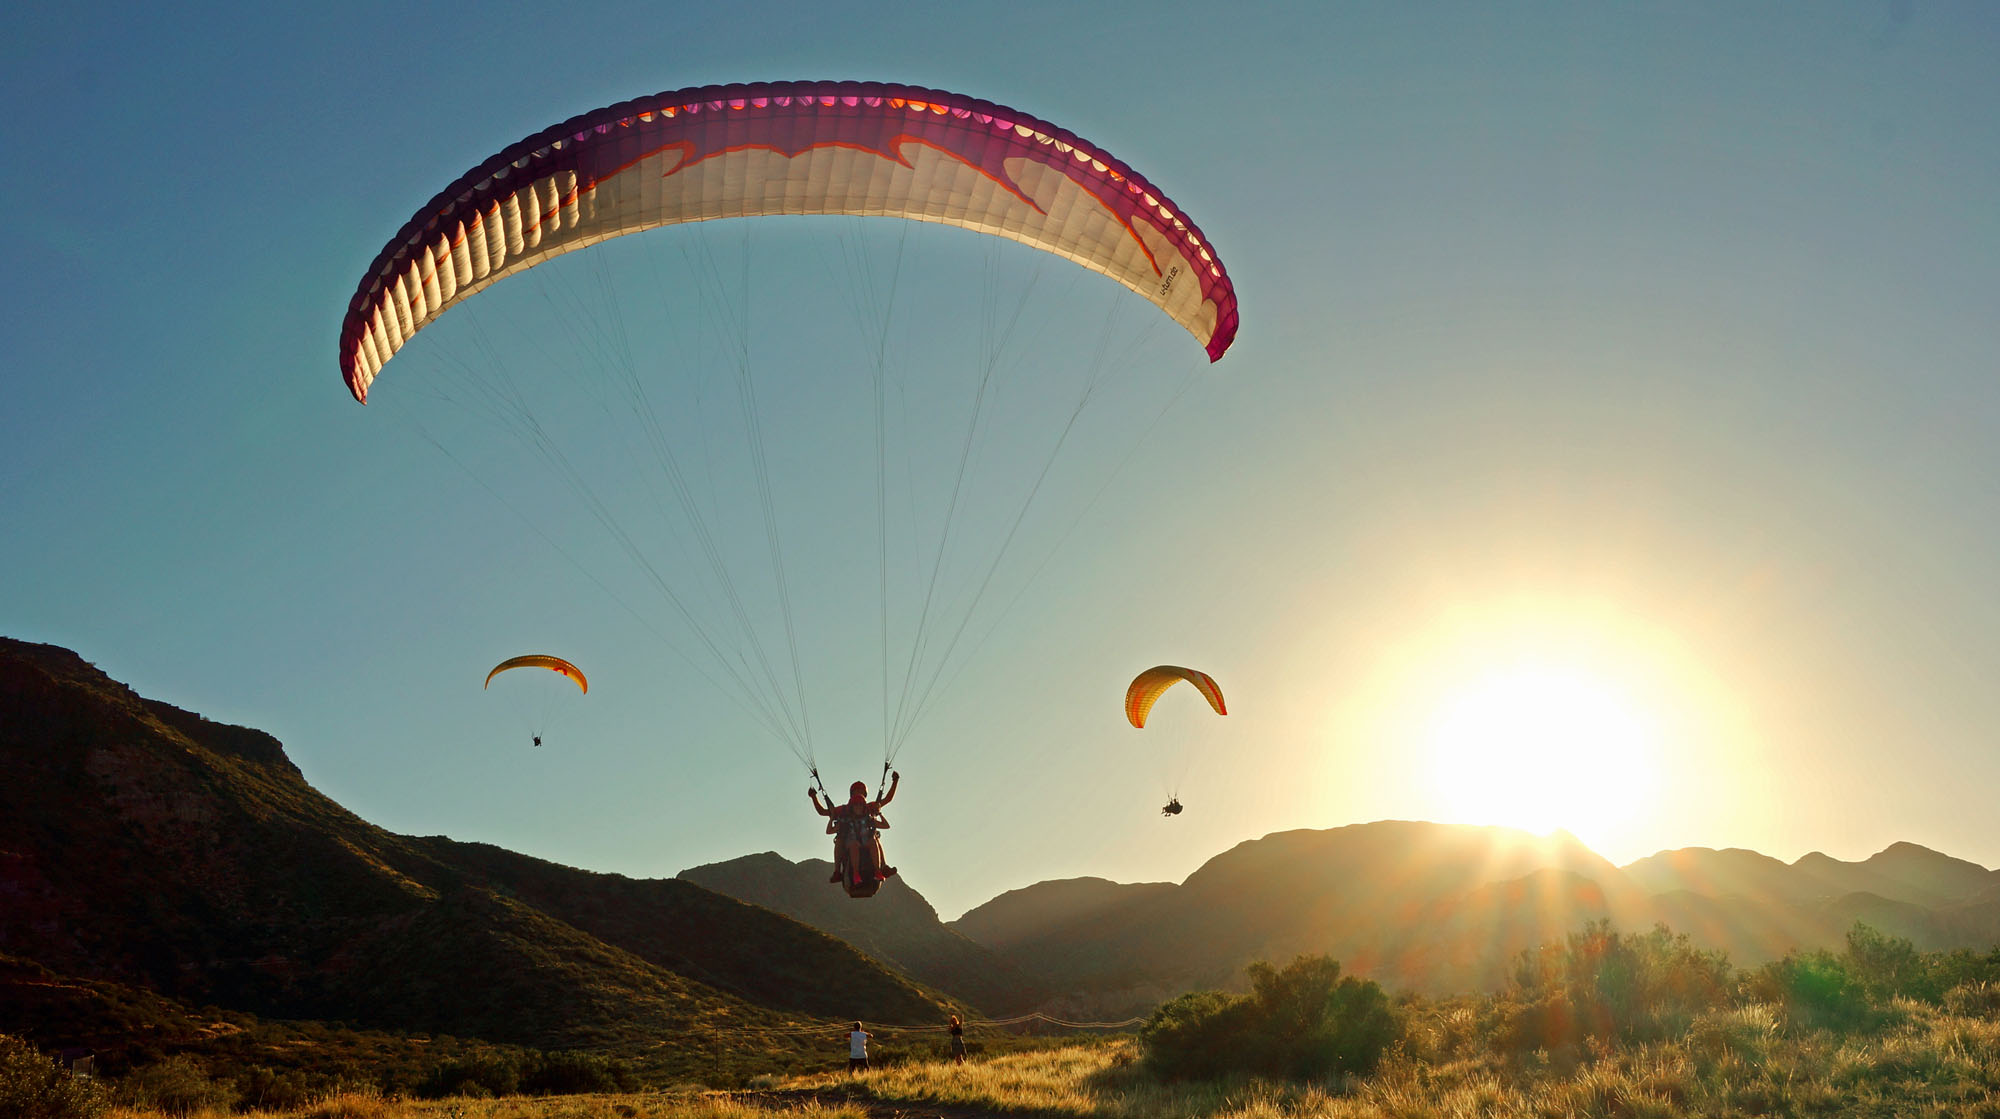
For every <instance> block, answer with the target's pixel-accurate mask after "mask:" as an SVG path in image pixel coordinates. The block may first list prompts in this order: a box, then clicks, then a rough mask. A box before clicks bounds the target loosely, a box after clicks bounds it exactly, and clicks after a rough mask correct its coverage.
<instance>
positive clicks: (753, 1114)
mask: <svg viewBox="0 0 2000 1119" xmlns="http://www.w3.org/2000/svg"><path fill="white" fill-rule="evenodd" d="M867 1115H868V1112H867V1110H866V1109H865V1108H864V1107H863V1106H861V1105H860V1104H857V1103H851V1102H841V1101H837V1100H827V1101H818V1100H811V1099H802V1100H797V1101H790V1100H784V1101H764V1100H755V1099H739V1098H736V1097H733V1096H730V1095H728V1094H727V1093H719V1092H687V1093H677V1092H644V1093H619V1094H611V1095H580V1096H545V1097H533V1096H507V1097H503V1098H499V1099H465V1098H460V1097H454V1098H451V1099H443V1100H408V1099H389V1098H385V1097H383V1096H379V1095H376V1094H374V1093H372V1092H343V1093H341V1094H339V1095H334V1096H329V1097H327V1098H326V1099H323V1100H319V1101H317V1102H315V1103H312V1104H309V1105H307V1106H306V1107H304V1108H300V1109H298V1110H295V1111H249V1112H229V1111H214V1112H200V1113H197V1114H196V1115H195V1116H192V1117H190V1119H867ZM105 1119H163V1116H162V1115H161V1113H159V1112H156V1111H146V1110H138V1109H133V1108H113V1109H112V1110H111V1111H109V1112H108V1113H106V1116H105Z"/></svg>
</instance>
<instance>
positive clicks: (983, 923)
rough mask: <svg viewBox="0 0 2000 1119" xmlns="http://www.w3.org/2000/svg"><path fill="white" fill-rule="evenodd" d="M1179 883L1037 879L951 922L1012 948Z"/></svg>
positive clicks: (973, 935) (987, 942)
mask: <svg viewBox="0 0 2000 1119" xmlns="http://www.w3.org/2000/svg"><path fill="white" fill-rule="evenodd" d="M1173 888H1174V884H1173V883H1171V882H1138V883H1130V884H1128V883H1122V882H1113V881H1111V880H1110V879H1108V878H1060V879H1056V880H1054V881H1050V882H1037V883H1035V884H1034V885H1032V886H1023V887H1021V888H1020V889H1018V890H1009V891H1007V892H1006V893H1004V894H1001V895H1000V896H999V897H996V898H994V899H993V900H991V901H989V902H987V903H985V904H984V905H979V906H975V907H973V908H971V909H968V910H966V912H965V914H964V915H963V916H961V917H960V918H959V919H958V920H956V921H953V922H951V927H952V928H954V929H956V930H958V931H959V932H961V933H963V934H965V935H966V936H968V937H971V938H972V939H973V940H975V941H978V942H979V943H981V944H984V945H986V946H987V947H988V948H998V949H1007V948H1011V947H1013V946H1014V945H1015V944H1016V943H1018V942H1019V941H1021V940H1023V939H1026V938H1028V937H1031V936H1040V935H1044V934H1046V933H1048V932H1050V931H1051V930H1054V929H1057V928H1060V927H1062V926H1064V925H1068V924H1071V923H1073V922H1077V921H1083V920H1088V919H1090V918H1093V917H1097V916H1100V915H1102V914H1104V913H1106V912H1108V911H1109V910H1112V909H1115V908H1117V907H1119V906H1123V905H1129V904H1131V903H1133V902H1136V901H1139V900H1141V899H1143V898H1147V897H1151V896H1154V895H1156V894H1159V893H1162V892H1164V891H1168V890H1172V889H1173Z"/></svg>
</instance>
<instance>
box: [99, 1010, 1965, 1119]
mask: <svg viewBox="0 0 2000 1119" xmlns="http://www.w3.org/2000/svg"><path fill="white" fill-rule="evenodd" d="M1961 1001H1963V1000H1961ZM1890 1010H1891V1011H1892V1012H1893V1019H1892V1022H1891V1024H1888V1025H1886V1026H1884V1027H1883V1028H1881V1029H1880V1030H1879V1031H1877V1032H1873V1033H1869V1034H1848V1035H1844V1036H1843V1035H1839V1034H1834V1033H1829V1032H1825V1031H1819V1030H1789V1031H1788V1029H1787V1028H1786V1027H1785V1026H1784V1025H1783V1024H1782V1020H1781V1016H1780V1015H1779V1014H1778V1013H1777V1012H1776V1011H1775V1010H1774V1009H1773V1008H1772V1007H1769V1006H1766V1005H1762V1004H1750V1005H1746V1006H1739V1007H1733V1008H1728V1009H1722V1010H1717V1011H1713V1012H1709V1013H1706V1014H1704V1015H1702V1016H1700V1017H1699V1018H1697V1019H1696V1020H1695V1022H1694V1023H1693V1024H1692V1025H1691V1026H1690V1027H1689V1028H1688V1029H1687V1030H1686V1032H1685V1033H1684V1034H1682V1035H1681V1036H1679V1037H1677V1038H1675V1039H1674V1040H1671V1041H1662V1042H1653V1043H1647V1044H1631V1045H1622V1046H1621V1045H1615V1044H1612V1043H1609V1042H1601V1041H1593V1042H1590V1043H1589V1044H1587V1045H1585V1046H1584V1047H1582V1048H1581V1049H1576V1048H1565V1049H1562V1050H1559V1051H1555V1052H1550V1051H1548V1050H1533V1051H1530V1052H1527V1053H1525V1054H1518V1055H1508V1054H1505V1053H1502V1052H1498V1051H1496V1050H1494V1049H1493V1048H1492V1047H1490V1046H1489V1045H1488V1044H1486V1042H1485V1041H1484V1040H1483V1039H1482V1037H1481V1036H1480V1034H1479V1031H1478V1029H1477V1027H1476V1022H1475V1020H1474V1016H1473V1015H1472V1014H1471V1013H1470V1012H1469V1011H1468V1009H1467V1007H1466V1006H1463V1005H1453V1004H1417V1005H1413V1006H1411V1007H1409V1008H1407V1012H1408V1013H1409V1014H1410V1015H1411V1018H1412V1020H1411V1022H1410V1029H1409V1031H1408V1033H1407V1034H1406V1041H1405V1043H1404V1044H1403V1045H1402V1046H1400V1047H1399V1048H1398V1049H1396V1050H1395V1051H1394V1052H1393V1053H1392V1054H1391V1056H1390V1057H1389V1059H1388V1060H1386V1061H1385V1062H1384V1063H1383V1064H1382V1066H1381V1067H1380V1068H1379V1069H1378V1070H1377V1071H1376V1072H1375V1073H1373V1074H1372V1075H1369V1076H1365V1077H1354V1078H1347V1079H1341V1080H1337V1081H1333V1082H1327V1083H1316V1084H1296V1083H1273V1082H1268V1081H1261V1080H1255V1079H1250V1078H1243V1077H1238V1078H1230V1079H1224V1080H1220V1081H1210V1082H1197V1083H1170V1082H1169V1083H1163V1082H1161V1081H1159V1080H1157V1079H1155V1078H1154V1077H1153V1076H1152V1075H1151V1074H1150V1073H1149V1072H1148V1071H1147V1070H1146V1068H1145V1065H1144V1062H1143V1061H1142V1060H1141V1057H1140V1051H1139V1046H1138V1043H1137V1042H1136V1041H1134V1040H1133V1039H1130V1038H1119V1039H1111V1040H1106V1041H1101V1042H1093V1043H1089V1044H1080V1045H1073V1046H1065V1047H1060V1048H1052V1049H1043V1050H1036V1051H1029V1052H1016V1053H1008V1054H1002V1055H998V1056H993V1057H990V1058H987V1059H984V1060H977V1061H972V1062H969V1063H967V1064H965V1065H954V1064H951V1063H949V1062H945V1061H921V1062H907V1063H901V1064H896V1065H892V1066H889V1067H886V1068H877V1069H873V1070H870V1071H867V1072H863V1073H859V1074H854V1075H849V1074H847V1073H844V1072H839V1073H818V1074H814V1075H810V1076H800V1077H794V1078H790V1079H782V1080H778V1079H773V1080H770V1081H767V1082H766V1083H765V1085H764V1086H763V1087H761V1088H760V1089H759V1090H756V1091H751V1092H739V1093H733V1094H732V1093H724V1092H711V1091H705V1090H699V1089H692V1088H690V1089H687V1090H673V1091H652V1092H638V1093H623V1094H604V1095H575V1096H551V1097H520V1096H515V1097H502V1098H497V1099H474V1098H449V1099H443V1100H421V1101H420V1100H405V1099H395V1098H385V1097H383V1096H379V1095H376V1094H373V1093H369V1092H346V1093H341V1094H337V1095H333V1096H328V1097H325V1098H323V1099H320V1100H317V1101H315V1102H313V1103H311V1104H309V1105H307V1106H305V1107H303V1108H300V1109H298V1110H294V1111H290V1112H256V1111H253V1112H247V1113H241V1114H243V1115H245V1116H247V1117H248V1119H281V1117H282V1119H868V1117H869V1116H870V1115H871V1108H873V1109H874V1110H873V1112H872V1114H873V1115H874V1116H875V1117H876V1119H881V1117H882V1116H884V1115H886V1114H890V1113H902V1114H915V1115H921V1114H923V1113H924V1109H925V1108H926V1107H935V1108H937V1109H938V1110H940V1111H946V1110H948V1111H949V1112H951V1113H953V1114H954V1115H956V1116H958V1117H960V1119H971V1117H974V1116H982V1115H986V1116H994V1117H1004V1116H1017V1117H1026V1116H1033V1117H1037V1119H1047V1117H1059V1116H1073V1117H1075V1119H1392V1117H1393V1119H1475V1117H1477V1119H1484V1117H1493V1119H1528V1117H1548V1116H1619V1117H1629V1119H1648V1117H1657V1119H1667V1117H1670V1116H1674V1117H1677V1116H1718V1117H1721V1116H1750V1115H1770V1114H1779V1115H1843V1116H1845V1115H1857V1116H1885V1117H1886V1116H1939V1117H1943V1116H1951V1117H1954V1119H1957V1117H1967V1119H2000V1020H1996V1019H1995V1018H1993V1017H1990V1016H1986V1015H1984V1014H1978V1015H1962V1014H1955V1013H1952V1012H1951V1011H1949V1010H1947V1009H1943V1008H1939V1007H1936V1006H1932V1005H1929V1004H1925V1003H1920V1002H1913V1001H1908V1000H1899V1001H1897V1002H1895V1003H1894V1004H1893V1005H1892V1006H1891V1007H1890ZM231 1116H232V1113H231V1112H227V1111H213V1112H206V1113H200V1114H199V1115H198V1116H197V1119H230V1117H231ZM105 1119H162V1116H161V1115H160V1113H158V1112H149V1111H142V1110H134V1109H129V1108H114V1109H112V1110H111V1111H110V1112H109V1113H108V1114H107V1115H106V1116H105Z"/></svg>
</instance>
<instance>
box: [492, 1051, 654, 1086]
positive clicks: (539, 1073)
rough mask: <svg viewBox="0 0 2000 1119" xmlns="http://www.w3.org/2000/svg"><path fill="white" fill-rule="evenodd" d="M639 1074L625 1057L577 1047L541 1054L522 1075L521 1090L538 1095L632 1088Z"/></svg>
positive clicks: (637, 1083)
mask: <svg viewBox="0 0 2000 1119" xmlns="http://www.w3.org/2000/svg"><path fill="white" fill-rule="evenodd" d="M638 1087H639V1078H638V1076H637V1075H636V1074H635V1073H634V1072H633V1071H632V1068H631V1066H629V1065H627V1064H625V1063H624V1062H623V1061H617V1060H613V1059H611V1058H609V1057H603V1056H599V1055H598V1054H595V1053H584V1052H579V1051H577V1050H574V1049H566V1050H560V1051H558V1052H554V1053H541V1054H538V1055H537V1056H536V1057H535V1058H534V1060H532V1061H530V1062H529V1063H528V1068H527V1071H526V1072H524V1073H523V1074H522V1075H521V1090H522V1091H524V1092H527V1093H529V1094H530V1095H536V1096H568V1095H579V1094H582V1093H585V1092H631V1091H636V1090H637V1089H638Z"/></svg>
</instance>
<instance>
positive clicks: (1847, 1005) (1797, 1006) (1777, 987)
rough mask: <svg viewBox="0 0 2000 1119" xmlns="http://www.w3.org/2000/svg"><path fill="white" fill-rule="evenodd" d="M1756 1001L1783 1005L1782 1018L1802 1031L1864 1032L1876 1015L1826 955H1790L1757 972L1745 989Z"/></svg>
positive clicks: (1862, 992) (1838, 963)
mask: <svg viewBox="0 0 2000 1119" xmlns="http://www.w3.org/2000/svg"><path fill="white" fill-rule="evenodd" d="M1746 990H1747V993H1748V994H1749V996H1750V997H1751V998H1752V999H1753V1000H1755V1001H1761V1002H1773V1003H1777V1004H1778V1005H1779V1006H1782V1007H1783V1008H1784V1011H1785V1019H1786V1021H1788V1022H1789V1023H1790V1024H1792V1025H1793V1026H1797V1027H1800V1028H1804V1029H1823V1030H1832V1031H1834V1032H1836V1033H1845V1032H1849V1031H1854V1030H1863V1029H1868V1028H1870V1027H1872V1026H1874V1025H1876V1024H1877V1023H1878V1022H1879V1021H1880V1020H1881V1017H1882V1016H1881V1014H1880V1013H1879V1012H1878V1011H1877V1010H1876V1008H1875V1007H1874V1006H1872V1005H1870V1003H1869V1001H1868V992H1867V991H1866V990H1865V989H1864V988H1863V987H1862V986H1861V984H1860V983H1859V982H1857V981H1856V980H1855V978H1854V977H1853V976H1852V975H1850V974H1848V970H1847V965H1846V964H1845V963H1844V962H1842V960H1841V959H1840V958H1839V957H1837V956H1835V955H1833V954H1832V953H1831V952H1827V951H1824V950H1821V951H1817V952H1805V953H1801V952H1793V953H1790V954H1789V955H1787V956H1786V957H1785V958H1784V959H1782V960H1773V961H1771V962H1770V963H1768V964H1765V965H1764V966H1763V967H1762V968H1760V969H1759V970H1758V971H1757V973H1756V974H1755V976H1753V977H1752V979H1751V981H1750V982H1749V983H1748V984H1746Z"/></svg>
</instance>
